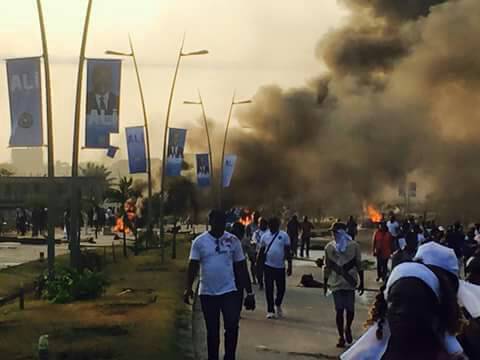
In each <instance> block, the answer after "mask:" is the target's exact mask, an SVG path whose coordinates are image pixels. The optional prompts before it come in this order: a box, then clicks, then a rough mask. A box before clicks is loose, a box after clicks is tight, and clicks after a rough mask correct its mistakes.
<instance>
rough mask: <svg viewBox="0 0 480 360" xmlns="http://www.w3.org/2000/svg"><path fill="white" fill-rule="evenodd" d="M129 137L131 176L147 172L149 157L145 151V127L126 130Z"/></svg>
mask: <svg viewBox="0 0 480 360" xmlns="http://www.w3.org/2000/svg"><path fill="white" fill-rule="evenodd" d="M125 134H126V136H127V149H128V166H129V169H130V174H138V173H146V172H147V156H146V151H145V133H144V129H143V126H134V127H127V128H125Z"/></svg>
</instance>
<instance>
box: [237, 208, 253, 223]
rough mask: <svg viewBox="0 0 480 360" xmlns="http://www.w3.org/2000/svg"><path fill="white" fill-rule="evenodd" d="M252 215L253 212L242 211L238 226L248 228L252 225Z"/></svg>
mask: <svg viewBox="0 0 480 360" xmlns="http://www.w3.org/2000/svg"><path fill="white" fill-rule="evenodd" d="M254 214H255V213H254V212H252V211H250V210H247V209H244V210H243V211H242V215H241V216H240V218H239V219H238V222H240V224H242V225H243V226H248V225H250V224H251V223H253V219H254Z"/></svg>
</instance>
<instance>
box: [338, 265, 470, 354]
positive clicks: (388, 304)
mask: <svg viewBox="0 0 480 360" xmlns="http://www.w3.org/2000/svg"><path fill="white" fill-rule="evenodd" d="M369 322H370V325H372V327H371V328H370V329H369V330H368V331H367V333H366V334H364V336H363V337H362V338H361V339H360V340H359V341H358V342H357V343H356V344H355V345H354V346H353V347H352V348H350V349H349V350H348V351H347V352H345V353H344V354H343V355H342V356H341V357H340V358H341V359H342V360H392V359H393V360H396V359H399V360H400V359H409V360H417V359H418V360H420V359H421V360H424V359H431V360H450V359H457V358H462V357H463V350H462V348H461V346H460V345H459V343H458V342H457V341H456V339H455V338H454V337H452V336H448V335H447V334H452V333H456V332H457V331H458V330H459V327H460V312H459V309H458V304H457V303H456V301H455V293H454V291H453V290H452V288H451V287H450V286H449V283H448V280H446V279H445V278H444V277H442V276H439V275H438V274H437V275H436V274H435V273H433V272H432V271H431V270H430V269H428V268H427V267H426V266H425V265H422V264H419V263H413V262H411V263H403V264H400V265H398V266H397V267H396V268H395V269H394V270H393V271H392V274H391V275H390V278H389V280H388V282H387V285H386V290H385V292H381V293H380V294H379V295H378V296H377V299H376V302H375V304H374V307H373V309H372V311H371V318H370V320H369Z"/></svg>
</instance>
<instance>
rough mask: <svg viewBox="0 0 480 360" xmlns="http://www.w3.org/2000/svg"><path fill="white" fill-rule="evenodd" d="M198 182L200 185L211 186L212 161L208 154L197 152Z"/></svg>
mask: <svg viewBox="0 0 480 360" xmlns="http://www.w3.org/2000/svg"><path fill="white" fill-rule="evenodd" d="M196 157H197V184H198V186H200V187H207V186H210V181H211V180H210V179H211V176H212V175H211V173H210V162H209V159H208V154H197V156H196Z"/></svg>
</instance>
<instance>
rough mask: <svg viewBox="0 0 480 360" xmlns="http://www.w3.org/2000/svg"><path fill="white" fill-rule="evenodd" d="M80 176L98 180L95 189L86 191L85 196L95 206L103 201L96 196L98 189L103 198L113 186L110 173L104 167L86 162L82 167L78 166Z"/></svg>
mask: <svg viewBox="0 0 480 360" xmlns="http://www.w3.org/2000/svg"><path fill="white" fill-rule="evenodd" d="M80 175H81V176H85V177H94V178H97V179H98V181H97V182H96V183H95V187H96V189H88V192H87V194H86V195H87V196H88V198H89V199H90V200H91V201H93V202H95V204H98V203H100V201H102V200H103V199H98V198H97V196H96V194H98V189H99V188H100V193H101V194H102V197H104V196H105V195H106V193H107V192H108V191H109V190H110V189H111V187H112V184H113V178H112V172H111V171H110V170H108V169H107V168H106V167H105V165H98V164H95V163H93V162H87V163H86V164H85V165H84V166H80ZM95 190H96V191H95Z"/></svg>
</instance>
